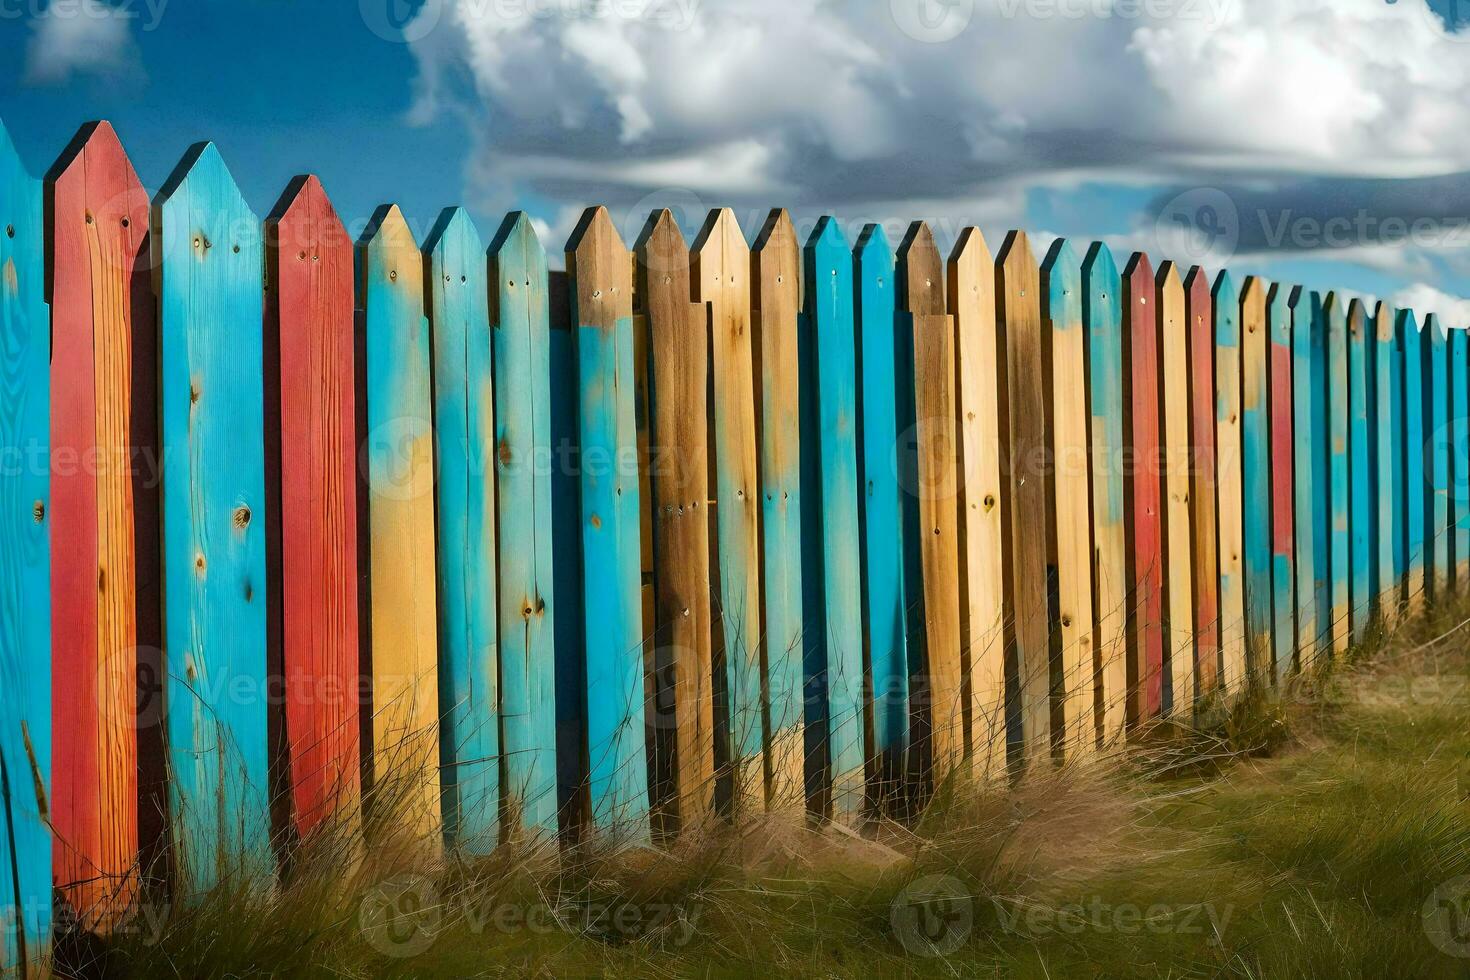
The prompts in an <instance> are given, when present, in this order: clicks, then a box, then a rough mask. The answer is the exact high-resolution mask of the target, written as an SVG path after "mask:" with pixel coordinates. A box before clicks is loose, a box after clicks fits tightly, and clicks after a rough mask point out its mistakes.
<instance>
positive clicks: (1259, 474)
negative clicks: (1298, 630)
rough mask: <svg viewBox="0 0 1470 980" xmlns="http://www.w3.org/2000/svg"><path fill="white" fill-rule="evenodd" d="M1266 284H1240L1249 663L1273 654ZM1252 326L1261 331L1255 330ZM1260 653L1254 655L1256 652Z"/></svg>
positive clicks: (1258, 666)
mask: <svg viewBox="0 0 1470 980" xmlns="http://www.w3.org/2000/svg"><path fill="white" fill-rule="evenodd" d="M1266 299H1267V285H1266V283H1265V282H1264V281H1263V280H1262V279H1261V278H1260V277H1259V276H1250V277H1248V278H1247V279H1246V281H1245V286H1244V288H1243V289H1242V290H1241V304H1242V310H1241V321H1240V330H1241V333H1242V336H1241V338H1240V349H1241V405H1240V441H1241V449H1242V451H1243V454H1244V459H1243V460H1242V463H1243V465H1242V467H1241V470H1242V474H1243V479H1242V488H1243V491H1244V496H1243V498H1242V499H1243V504H1244V507H1243V510H1242V516H1243V518H1244V525H1243V526H1244V528H1245V620H1246V648H1247V650H1249V651H1250V652H1249V654H1248V656H1249V658H1250V659H1249V660H1248V664H1249V669H1250V670H1252V671H1263V670H1266V669H1267V666H1266V664H1267V662H1268V661H1269V660H1270V659H1271V658H1273V657H1274V654H1273V643H1272V636H1271V633H1272V630H1271V627H1272V618H1273V617H1272V592H1271V415H1270V411H1269V402H1270V396H1269V389H1270V384H1269V382H1268V377H1269V373H1270V349H1271V345H1270V327H1269V321H1268V317H1267V306H1266ZM1258 332H1261V333H1264V334H1265V336H1256V334H1257V333H1258ZM1258 657H1259V658H1264V659H1257V658H1258Z"/></svg>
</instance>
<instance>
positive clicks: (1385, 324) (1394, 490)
mask: <svg viewBox="0 0 1470 980" xmlns="http://www.w3.org/2000/svg"><path fill="white" fill-rule="evenodd" d="M1394 314H1395V310H1394V309H1393V307H1391V306H1389V305H1388V304H1387V303H1379V304H1378V305H1377V306H1376V308H1375V309H1374V311H1373V320H1372V329H1373V347H1372V350H1373V372H1374V376H1375V378H1376V381H1377V383H1376V384H1375V385H1374V394H1375V399H1374V405H1373V438H1374V441H1375V442H1376V443H1377V446H1378V453H1377V458H1376V462H1377V467H1376V469H1375V472H1374V475H1373V479H1374V482H1375V483H1376V484H1377V503H1378V508H1377V519H1378V537H1377V540H1376V541H1375V542H1374V543H1375V546H1376V548H1377V558H1378V596H1377V601H1378V610H1379V614H1380V615H1381V616H1382V617H1383V623H1384V626H1385V627H1387V628H1392V627H1394V626H1396V625H1397V624H1398V620H1399V611H1400V608H1401V606H1402V603H1403V570H1404V563H1403V561H1402V559H1401V555H1402V553H1403V552H1404V547H1403V529H1404V433H1403V391H1402V389H1403V377H1402V375H1401V374H1400V373H1399V372H1401V371H1402V370H1403V355H1402V352H1401V351H1400V350H1399V347H1398V335H1397V334H1396V333H1395V331H1394V320H1395V315H1394ZM1467 461H1470V453H1467ZM1467 489H1470V488H1467Z"/></svg>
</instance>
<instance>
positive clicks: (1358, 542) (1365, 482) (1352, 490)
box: [1348, 300, 1377, 643]
mask: <svg viewBox="0 0 1470 980" xmlns="http://www.w3.org/2000/svg"><path fill="white" fill-rule="evenodd" d="M1369 330H1370V325H1369V323H1368V314H1367V310H1366V308H1365V307H1364V306H1363V303H1362V301H1361V300H1353V301H1352V303H1351V305H1350V306H1349V307H1348V473H1349V476H1348V506H1349V520H1350V522H1351V528H1352V530H1351V543H1350V545H1349V551H1350V554H1351V564H1352V571H1351V582H1352V587H1351V592H1350V596H1351V602H1352V616H1351V622H1352V639H1353V642H1354V643H1360V642H1362V640H1363V638H1364V637H1365V636H1366V635H1367V631H1368V624H1369V622H1370V621H1371V620H1372V619H1373V615H1374V599H1375V598H1376V592H1377V589H1376V588H1375V587H1374V582H1373V564H1374V553H1375V551H1376V544H1377V542H1376V540H1375V539H1374V535H1373V524H1374V518H1375V516H1376V510H1377V507H1376V505H1375V503H1374V486H1373V478H1374V467H1373V430H1372V428H1371V427H1370V425H1369V418H1370V416H1369V405H1370V404H1371V403H1372V393H1371V392H1370V390H1369V379H1370V378H1371V374H1370V373H1369V371H1370V368H1369V358H1368V346H1369V337H1368V334H1369Z"/></svg>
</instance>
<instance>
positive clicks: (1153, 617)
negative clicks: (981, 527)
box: [1123, 252, 1165, 726]
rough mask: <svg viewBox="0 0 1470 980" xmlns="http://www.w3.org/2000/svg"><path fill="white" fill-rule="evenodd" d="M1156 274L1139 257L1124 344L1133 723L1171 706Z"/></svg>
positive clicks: (1126, 285) (1134, 262)
mask: <svg viewBox="0 0 1470 980" xmlns="http://www.w3.org/2000/svg"><path fill="white" fill-rule="evenodd" d="M1154 289H1155V287H1154V268H1153V263H1152V262H1151V261H1149V257H1148V255H1146V254H1145V253H1143V252H1135V253H1133V256H1132V257H1131V258H1130V259H1129V260H1128V265H1127V266H1126V267H1125V268H1124V269H1123V343H1124V363H1125V364H1126V365H1127V374H1126V375H1125V378H1126V381H1125V384H1126V385H1127V387H1128V418H1129V427H1128V430H1127V432H1126V433H1125V435H1124V438H1125V439H1126V440H1127V441H1126V442H1125V445H1126V446H1127V447H1128V454H1129V455H1128V458H1129V459H1130V460H1131V461H1132V465H1131V466H1130V467H1129V471H1128V475H1127V478H1126V480H1125V481H1124V489H1125V492H1126V493H1127V494H1128V497H1129V501H1130V506H1129V508H1128V511H1127V515H1128V524H1129V535H1128V538H1129V540H1128V544H1129V552H1128V554H1129V576H1128V584H1129V587H1130V589H1131V592H1132V598H1131V601H1130V603H1129V607H1128V608H1129V616H1130V619H1131V622H1132V628H1131V630H1130V634H1131V643H1132V651H1131V655H1130V657H1129V666H1130V673H1129V677H1128V687H1129V692H1130V695H1131V696H1130V698H1129V723H1130V724H1131V725H1133V726H1139V725H1142V724H1143V723H1145V722H1147V721H1150V720H1151V719H1154V718H1157V717H1158V716H1159V714H1160V712H1161V711H1162V710H1163V705H1164V644H1165V637H1164V594H1165V585H1164V500H1163V474H1162V472H1161V469H1162V467H1161V466H1160V463H1159V461H1160V448H1161V446H1162V441H1161V436H1162V431H1163V426H1162V424H1161V419H1160V408H1161V403H1162V397H1161V395H1162V385H1161V383H1160V377H1159V316H1158V302H1157V299H1156V298H1155V295H1154Z"/></svg>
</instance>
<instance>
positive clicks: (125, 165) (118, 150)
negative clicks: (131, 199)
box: [0, 119, 143, 224]
mask: <svg viewBox="0 0 1470 980" xmlns="http://www.w3.org/2000/svg"><path fill="white" fill-rule="evenodd" d="M0 125H3V124H0ZM89 157H91V158H93V159H96V158H101V159H103V160H105V161H106V162H107V164H108V165H109V166H108V167H107V169H106V170H104V171H103V172H104V173H109V174H110V173H114V172H115V173H116V176H115V178H114V181H113V183H114V186H115V187H116V190H115V191H114V193H115V194H117V195H124V194H128V193H130V192H133V191H138V192H141V191H142V186H143V185H142V182H141V181H139V180H138V172H137V171H136V170H134V169H133V164H132V161H131V160H129V159H128V155H127V152H126V151H125V150H124V149H123V145H122V141H121V140H119V139H118V136H117V132H116V131H115V130H114V129H113V128H112V123H110V122H108V121H107V120H106V119H98V120H95V121H93V122H89V123H85V124H83V125H82V127H81V128H80V129H78V130H77V132H76V135H74V136H73V137H72V139H71V142H70V143H68V144H67V147H66V149H65V150H62V151H61V156H59V157H57V158H56V162H55V163H53V164H52V165H51V169H50V170H48V171H47V172H46V180H47V182H48V183H51V182H54V183H57V184H69V183H73V182H76V181H86V179H87V177H88V176H89V175H90V176H93V177H94V178H95V176H96V173H95V171H94V170H93V168H90V167H88V166H87V158H89ZM108 204H109V205H111V204H112V201H111V200H110V199H109V200H108ZM94 217H95V215H94ZM129 223H130V224H131V221H130V222H129Z"/></svg>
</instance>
